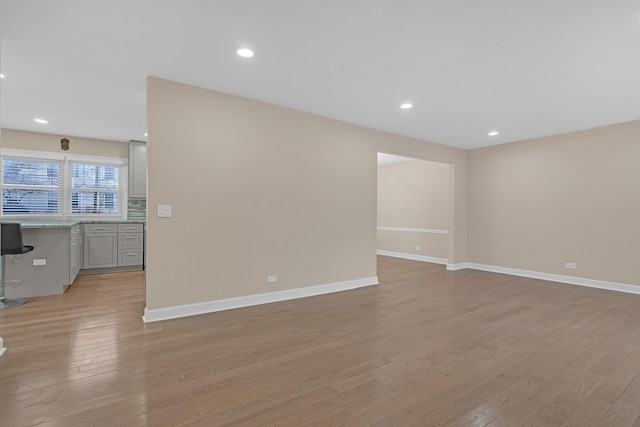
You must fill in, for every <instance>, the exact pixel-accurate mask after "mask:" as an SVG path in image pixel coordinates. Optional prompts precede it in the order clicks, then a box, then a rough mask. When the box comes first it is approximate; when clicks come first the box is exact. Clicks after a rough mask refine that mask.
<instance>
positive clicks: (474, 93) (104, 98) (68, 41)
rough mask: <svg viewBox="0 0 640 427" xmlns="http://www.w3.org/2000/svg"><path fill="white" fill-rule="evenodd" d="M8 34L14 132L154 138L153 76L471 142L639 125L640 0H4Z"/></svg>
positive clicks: (1, 11)
mask: <svg viewBox="0 0 640 427" xmlns="http://www.w3.org/2000/svg"><path fill="white" fill-rule="evenodd" d="M0 26H1V36H2V40H1V42H0V43H1V44H0V48H1V50H0V60H1V63H0V69H1V71H2V73H3V74H5V76H6V78H4V79H3V80H2V87H1V92H0V96H1V100H0V104H1V105H0V107H1V110H0V114H1V116H0V117H1V125H2V127H5V128H12V129H21V130H30V131H37V132H48V133H54V134H60V135H73V136H84V137H94V138H103V139H113V140H121V141H126V140H129V139H144V132H145V131H146V129H145V102H146V98H145V96H146V95H145V78H146V76H147V75H154V76H158V77H163V78H167V79H171V80H176V81H180V82H184V83H189V84H193V85H197V86H201V87H205V88H210V89H214V90H218V91H222V92H228V93H232V94H236V95H240V96H245V97H249V98H253V99H258V100H262V101H266V102H270V103H274V104H279V105H284V106H288V107H292V108H296V109H299V110H303V111H308V112H312V113H316V114H319V115H323V116H327V117H332V118H336V119H340V120H344V121H347V122H351V123H356V124H360V125H363V126H368V127H372V128H376V129H383V130H387V131H390V132H395V133H398V134H403V135H409V136H413V137H416V138H421V139H426V140H431V141H435V142H439V143H442V144H447V145H451V146H456V147H464V148H473V147H480V146H486V145H492V144H499V143H504V142H510V141H517V140H522V139H528V138H533V137H538V136H544V135H550V134H557V133H562V132H568V131H574V130H580V129H586V128H592V127H597V126H602V125H607V124H613V123H620V122H625V121H630V120H636V119H640V0H633V1H631V0H608V1H603V0H521V1H514V0H483V1H479V0H448V1H446V0H323V1H311V0H307V1H304V0H269V1H265V0H217V1H216V0H173V1H168V0H109V1H104V0H1V2H0ZM239 47H249V48H251V49H253V50H254V51H255V56H254V57H253V58H251V59H243V58H240V57H238V56H237V55H236V54H235V51H236V49H238V48H239ZM407 101H408V102H411V103H413V104H414V108H413V109H411V110H407V111H405V110H400V109H399V105H400V104H401V103H403V102H407ZM34 117H42V118H46V119H48V120H49V123H48V124H47V125H40V124H37V123H35V122H33V119H34ZM491 130H498V131H500V135H498V136H496V137H489V136H487V133H488V132H489V131H491Z"/></svg>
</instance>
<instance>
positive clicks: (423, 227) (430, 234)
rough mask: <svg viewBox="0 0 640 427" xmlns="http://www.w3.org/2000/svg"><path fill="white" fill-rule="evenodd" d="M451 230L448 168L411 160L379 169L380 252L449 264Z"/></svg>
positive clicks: (438, 164) (446, 165)
mask: <svg viewBox="0 0 640 427" xmlns="http://www.w3.org/2000/svg"><path fill="white" fill-rule="evenodd" d="M381 227H382V228H383V229H380V228H381ZM448 228H449V165H448V164H445V163H437V162H430V161H424V160H409V161H405V162H400V163H392V164H387V165H382V166H379V167H378V250H382V251H390V252H395V253H401V254H409V255H417V256H426V257H431V258H440V259H445V260H446V259H447V257H448V240H449V235H448V234H447V232H448ZM417 247H419V248H420V249H417Z"/></svg>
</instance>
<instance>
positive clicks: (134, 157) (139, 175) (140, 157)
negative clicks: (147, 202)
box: [129, 141, 147, 199]
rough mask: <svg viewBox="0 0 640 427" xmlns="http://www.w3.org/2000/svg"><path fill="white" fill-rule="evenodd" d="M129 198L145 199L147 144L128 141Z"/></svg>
mask: <svg viewBox="0 0 640 427" xmlns="http://www.w3.org/2000/svg"><path fill="white" fill-rule="evenodd" d="M129 197H130V198H132V199H146V197H147V144H146V143H144V142H141V141H129Z"/></svg>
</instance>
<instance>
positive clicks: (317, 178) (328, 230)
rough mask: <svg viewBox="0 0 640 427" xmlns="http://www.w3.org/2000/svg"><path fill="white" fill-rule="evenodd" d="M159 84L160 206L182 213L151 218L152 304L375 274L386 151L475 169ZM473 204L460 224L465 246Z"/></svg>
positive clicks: (151, 144)
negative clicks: (380, 163)
mask: <svg viewBox="0 0 640 427" xmlns="http://www.w3.org/2000/svg"><path fill="white" fill-rule="evenodd" d="M147 88H148V90H147V96H148V100H147V105H148V129H149V140H148V145H147V149H148V152H147V153H148V165H149V169H148V179H149V181H148V202H149V211H150V212H153V211H155V210H156V209H157V205H158V204H170V205H172V209H173V216H172V218H157V217H155V216H154V215H149V219H148V229H147V231H148V233H147V237H148V241H147V243H148V246H147V248H148V253H147V308H149V309H158V308H165V307H171V306H177V305H181V304H190V303H196V302H205V301H213V300H218V299H223V298H230V297H238V296H245V295H252V294H258V293H265V292H272V291H278V290H286V289H295V288H301V287H307V286H313V285H322V284H327V283H336V282H342V281H348V280H354V279H360V278H366V277H372V276H375V275H376V169H377V165H376V153H377V151H385V152H391V153H394V154H400V155H410V156H412V157H418V158H424V159H426V160H430V159H431V157H433V158H432V159H431V160H438V161H445V162H450V163H455V162H461V164H462V167H461V168H460V169H459V171H465V169H466V165H465V162H466V152H464V151H463V150H458V149H453V148H449V147H444V146H441V145H437V144H432V143H428V142H424V141H419V140H415V139H412V138H407V137H402V136H398V135H393V134H389V133H385V132H379V131H375V130H371V129H365V128H362V127H358V126H354V125H349V124H346V123H343V122H339V121H335V120H330V119H326V118H323V117H319V116H315V115H312V114H307V113H303V112H300V111H295V110H291V109H287V108H283V107H277V106H274V105H269V104H264V103H261V102H257V101H252V100H248V99H244V98H240V97H236V96H231V95H226V94H221V93H217V92H213V91H208V90H204V89H200V88H196V87H192V86H187V85H182V84H179V83H174V82H170V81H166V80H162V79H158V78H153V77H150V78H149V79H148V84H147ZM456 178H460V179H459V181H458V185H457V186H456V195H455V196H456V198H459V199H460V202H461V203H465V202H466V176H465V175H464V173H463V172H459V176H456ZM465 210H466V203H465V206H463V208H462V213H460V214H459V215H458V216H457V217H455V218H453V220H452V221H451V222H452V223H454V224H452V225H453V227H458V225H459V228H460V241H461V242H463V244H462V245H461V247H460V248H459V253H466V235H464V233H466V212H465ZM452 217H454V215H452ZM460 219H464V221H463V222H461V221H459V220H460ZM456 221H457V222H456ZM460 260H461V261H464V258H460ZM269 274H277V275H278V283H275V284H269V285H267V284H266V283H265V282H266V276H267V275H269Z"/></svg>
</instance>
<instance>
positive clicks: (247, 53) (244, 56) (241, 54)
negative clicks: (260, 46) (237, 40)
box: [236, 48, 253, 58]
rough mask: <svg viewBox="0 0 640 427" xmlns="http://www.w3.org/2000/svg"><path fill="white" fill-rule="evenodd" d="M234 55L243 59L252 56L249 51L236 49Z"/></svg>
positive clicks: (251, 52)
mask: <svg viewBox="0 0 640 427" xmlns="http://www.w3.org/2000/svg"><path fill="white" fill-rule="evenodd" d="M236 53H237V54H238V55H240V56H242V57H243V58H251V57H252V56H253V51H252V50H251V49H244V48H243V49H238V50H236Z"/></svg>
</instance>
